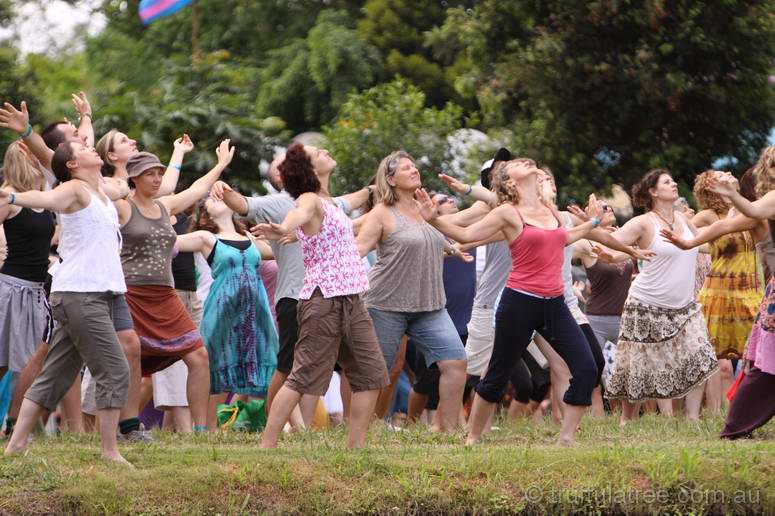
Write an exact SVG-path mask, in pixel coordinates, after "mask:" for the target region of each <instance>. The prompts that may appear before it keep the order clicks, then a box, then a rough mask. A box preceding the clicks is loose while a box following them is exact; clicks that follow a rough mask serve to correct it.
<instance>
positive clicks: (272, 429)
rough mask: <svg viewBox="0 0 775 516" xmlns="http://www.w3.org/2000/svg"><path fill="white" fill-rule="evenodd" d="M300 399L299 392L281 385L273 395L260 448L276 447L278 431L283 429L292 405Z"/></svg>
mask: <svg viewBox="0 0 775 516" xmlns="http://www.w3.org/2000/svg"><path fill="white" fill-rule="evenodd" d="M300 399H301V393H299V392H296V391H294V390H292V389H289V388H288V387H286V386H285V385H283V386H282V387H281V388H280V390H279V391H278V392H277V394H276V395H275V399H274V402H273V405H274V407H273V408H272V411H271V412H269V417H268V418H267V422H266V428H264V434H263V435H262V436H261V447H262V448H276V447H277V440H278V439H279V438H280V433H281V432H282V431H283V427H284V426H285V423H286V422H287V421H288V417H289V416H290V415H291V412H292V411H293V409H294V407H296V406H297V405H298V404H299V400H300Z"/></svg>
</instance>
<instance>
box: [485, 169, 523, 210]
mask: <svg viewBox="0 0 775 516" xmlns="http://www.w3.org/2000/svg"><path fill="white" fill-rule="evenodd" d="M509 163H511V161H504V162H502V163H498V166H497V167H495V170H493V171H492V179H490V183H491V186H490V190H492V192H493V193H494V194H495V197H496V198H497V199H498V202H497V204H498V205H501V204H505V203H508V202H510V203H512V204H517V203H518V202H519V192H517V187H516V186H514V185H513V184H509V179H511V178H510V177H509V171H508V168H509Z"/></svg>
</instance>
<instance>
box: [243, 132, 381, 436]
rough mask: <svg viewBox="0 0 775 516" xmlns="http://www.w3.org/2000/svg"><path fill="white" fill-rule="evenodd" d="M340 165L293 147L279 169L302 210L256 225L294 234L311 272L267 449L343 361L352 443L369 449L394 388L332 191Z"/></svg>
mask: <svg viewBox="0 0 775 516" xmlns="http://www.w3.org/2000/svg"><path fill="white" fill-rule="evenodd" d="M335 166H336V161H334V160H333V159H332V158H331V156H329V154H328V152H326V151H325V150H323V149H318V148H316V147H312V146H305V145H301V144H295V145H292V146H291V147H290V148H289V149H288V153H287V154H286V155H285V160H284V161H283V163H282V164H281V165H280V166H279V169H280V174H281V176H282V180H283V186H284V187H285V190H286V191H287V192H288V193H289V194H290V195H291V196H292V197H294V198H295V199H296V208H294V209H293V210H291V211H290V212H289V213H288V215H287V216H286V217H285V220H284V221H283V222H282V223H281V224H275V223H272V224H259V225H258V226H257V227H258V230H259V232H260V233H261V234H263V235H264V236H265V237H267V238H270V239H274V240H278V239H281V238H283V237H284V236H286V235H288V234H291V233H294V232H295V233H296V236H297V237H298V239H299V243H300V244H301V250H302V254H303V256H304V270H305V271H304V284H303V286H302V289H301V292H300V293H299V305H298V309H297V312H298V321H299V338H298V341H297V343H296V350H295V352H294V359H293V369H292V370H291V373H290V375H288V378H287V380H286V381H285V384H284V385H283V386H282V387H281V388H280V391H279V392H278V393H277V395H276V396H275V399H274V401H273V403H272V408H271V410H270V411H269V419H268V421H267V424H266V429H265V430H264V434H263V437H262V440H261V447H262V448H274V447H275V446H277V439H278V438H279V436H280V433H281V432H282V429H283V426H285V423H286V422H287V421H288V418H289V417H290V415H291V412H292V411H293V408H294V407H295V406H296V405H297V404H298V403H299V400H300V399H301V396H302V395H303V394H311V395H316V396H322V395H324V394H325V393H326V390H327V388H328V384H329V382H330V380H331V373H332V372H333V370H334V365H336V363H337V362H339V365H341V366H342V369H343V370H344V372H345V374H346V375H347V379H348V380H349V382H350V387H351V389H352V392H353V396H352V401H351V405H350V429H349V435H348V438H347V445H348V447H350V448H361V447H363V445H364V441H365V439H366V430H367V429H368V426H369V422H370V421H371V416H372V414H373V413H374V406H375V404H376V402H377V396H378V394H379V390H380V389H381V388H382V387H386V386H387V385H388V384H389V380H388V375H387V368H386V367H385V361H384V360H383V358H382V352H381V350H380V347H379V342H378V341H377V335H376V334H375V332H374V326H373V324H372V322H371V318H370V317H369V313H368V311H367V310H366V306H365V305H364V304H363V301H362V300H361V297H360V295H361V294H362V293H363V292H365V291H366V290H367V289H368V287H369V283H368V280H367V278H366V271H365V270H364V268H363V265H362V263H361V258H360V256H359V254H358V248H357V246H356V244H355V237H354V236H353V230H352V223H351V222H350V219H348V218H347V216H346V215H345V214H344V212H343V211H342V210H341V209H339V208H338V207H336V206H335V205H334V202H333V199H332V198H331V196H330V195H329V193H328V182H329V179H330V177H331V172H332V171H333V170H334V167H335Z"/></svg>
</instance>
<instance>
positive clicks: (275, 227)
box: [250, 222, 287, 240]
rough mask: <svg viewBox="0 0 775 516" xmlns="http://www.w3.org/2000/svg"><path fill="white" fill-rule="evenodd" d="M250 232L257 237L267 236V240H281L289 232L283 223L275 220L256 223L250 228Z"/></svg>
mask: <svg viewBox="0 0 775 516" xmlns="http://www.w3.org/2000/svg"><path fill="white" fill-rule="evenodd" d="M250 232H251V233H252V234H253V236H255V237H259V238H265V239H267V240H281V239H282V238H283V237H285V236H286V234H287V233H286V232H285V230H284V229H283V227H282V225H281V224H277V223H275V222H269V223H263V224H256V225H255V226H253V227H252V228H250Z"/></svg>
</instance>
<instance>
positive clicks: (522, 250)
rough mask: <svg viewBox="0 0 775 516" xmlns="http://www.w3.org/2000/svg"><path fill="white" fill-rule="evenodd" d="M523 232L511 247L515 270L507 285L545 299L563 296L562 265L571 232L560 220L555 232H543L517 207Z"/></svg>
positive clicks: (510, 275)
mask: <svg viewBox="0 0 775 516" xmlns="http://www.w3.org/2000/svg"><path fill="white" fill-rule="evenodd" d="M514 210H515V211H516V212H517V216H518V217H519V220H520V221H522V232H521V233H520V234H519V236H517V238H515V239H514V241H513V242H511V243H510V244H509V249H510V250H511V271H510V272H509V278H508V280H507V281H506V286H507V287H508V288H510V289H512V290H519V291H521V292H525V293H528V294H534V295H537V296H541V297H557V296H561V295H563V291H564V286H563V282H562V263H563V259H564V255H565V244H566V239H567V235H568V231H567V230H566V229H565V227H564V226H563V224H562V221H561V220H560V219H559V218H557V214H556V213H554V210H552V213H553V214H554V216H555V218H557V227H556V228H555V229H543V228H539V227H536V226H533V225H531V224H528V223H526V222H525V220H524V219H523V218H522V214H521V213H520V212H519V210H518V209H517V208H516V206H515V207H514Z"/></svg>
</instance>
